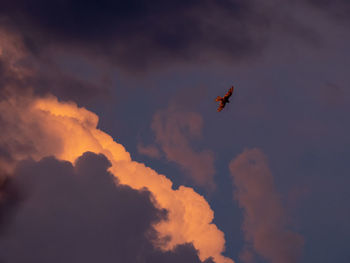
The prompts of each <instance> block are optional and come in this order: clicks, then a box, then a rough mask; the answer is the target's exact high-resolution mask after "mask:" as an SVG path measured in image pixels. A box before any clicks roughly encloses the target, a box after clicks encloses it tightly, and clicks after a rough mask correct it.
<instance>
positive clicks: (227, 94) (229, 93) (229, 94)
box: [224, 86, 234, 99]
mask: <svg viewBox="0 0 350 263" xmlns="http://www.w3.org/2000/svg"><path fill="white" fill-rule="evenodd" d="M233 89H234V87H233V86H232V87H231V88H230V89H229V90H228V92H227V93H226V94H225V96H224V99H228V98H229V97H231V95H232V93H233Z"/></svg>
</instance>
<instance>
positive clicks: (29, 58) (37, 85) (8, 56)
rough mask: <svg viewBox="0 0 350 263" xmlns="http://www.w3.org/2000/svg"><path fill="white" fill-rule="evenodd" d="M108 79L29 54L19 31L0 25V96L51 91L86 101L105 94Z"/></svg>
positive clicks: (37, 93) (61, 95)
mask: <svg viewBox="0 0 350 263" xmlns="http://www.w3.org/2000/svg"><path fill="white" fill-rule="evenodd" d="M0 24H1V23H0ZM107 72H108V71H107ZM109 82H110V81H109V79H108V74H107V73H99V72H93V73H90V79H89V78H87V77H83V76H78V75H77V74H74V72H71V71H69V70H65V71H64V70H63V69H62V67H60V66H59V65H58V64H57V63H55V62H54V61H53V60H52V59H50V58H40V57H38V56H35V55H33V54H32V53H31V52H30V51H29V50H28V48H27V47H26V44H25V42H24V41H23V39H22V37H21V35H19V34H17V33H15V32H12V31H11V30H9V29H6V28H4V27H3V26H1V25H0V95H1V96H6V95H9V94H10V95H11V94H13V93H21V94H22V95H25V94H27V95H30V94H35V95H39V96H45V95H47V94H55V95H56V96H59V97H60V98H62V99H73V100H76V101H79V102H88V101H91V100H92V99H96V98H106V97H107V95H108V93H109V89H110V83H109ZM97 83H98V84H97Z"/></svg>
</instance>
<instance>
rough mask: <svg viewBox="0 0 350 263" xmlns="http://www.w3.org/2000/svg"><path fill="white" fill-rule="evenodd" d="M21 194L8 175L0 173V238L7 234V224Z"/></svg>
mask: <svg viewBox="0 0 350 263" xmlns="http://www.w3.org/2000/svg"><path fill="white" fill-rule="evenodd" d="M21 198H22V196H21V193H20V191H19V189H18V188H17V186H16V185H15V184H14V183H13V179H12V178H11V177H9V176H8V175H4V174H3V173H0V237H1V236H2V235H3V234H4V233H5V234H6V233H7V226H8V222H9V221H10V219H11V217H12V216H13V213H14V211H15V210H16V209H17V207H18V204H19V203H20V201H21Z"/></svg>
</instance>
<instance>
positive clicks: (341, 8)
mask: <svg viewBox="0 0 350 263" xmlns="http://www.w3.org/2000/svg"><path fill="white" fill-rule="evenodd" d="M302 2H303V1H302ZM304 2H305V3H307V4H309V5H310V6H312V7H314V8H316V9H319V10H321V11H323V12H324V13H326V14H328V15H330V16H331V17H332V18H333V19H336V20H338V21H339V22H350V18H349V12H350V2H349V1H348V0H304Z"/></svg>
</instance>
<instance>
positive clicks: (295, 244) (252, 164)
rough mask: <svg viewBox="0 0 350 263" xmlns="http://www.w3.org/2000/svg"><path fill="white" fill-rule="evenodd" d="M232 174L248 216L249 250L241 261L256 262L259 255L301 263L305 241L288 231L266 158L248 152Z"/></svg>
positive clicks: (278, 261) (245, 221)
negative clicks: (300, 258) (254, 260)
mask: <svg viewBox="0 0 350 263" xmlns="http://www.w3.org/2000/svg"><path fill="white" fill-rule="evenodd" d="M230 171H231V175H232V179H233V184H234V186H235V189H234V190H235V194H234V196H235V199H236V200H237V201H238V204H239V206H240V207H241V208H242V209H243V213H244V219H243V226H242V228H243V231H244V238H245V240H246V247H245V250H244V251H243V252H242V254H241V259H242V260H243V261H244V262H247V263H248V262H253V258H254V253H256V254H258V255H260V256H261V257H262V258H264V259H265V260H267V261H269V262H271V263H281V262H284V263H296V262H298V259H299V257H300V255H301V250H302V247H303V244H304V240H303V237H302V236H301V235H299V234H297V233H295V232H293V231H291V230H289V229H288V225H287V221H288V220H287V219H288V217H287V215H286V212H285V210H284V208H283V205H282V202H281V199H280V196H279V194H278V192H277V190H276V186H275V183H274V179H273V176H272V174H271V171H270V169H269V166H268V161H267V158H266V156H265V155H264V154H263V152H262V151H261V150H259V149H248V150H245V151H244V152H243V153H242V154H240V155H238V156H237V157H236V158H235V159H233V160H232V161H231V163H230Z"/></svg>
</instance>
